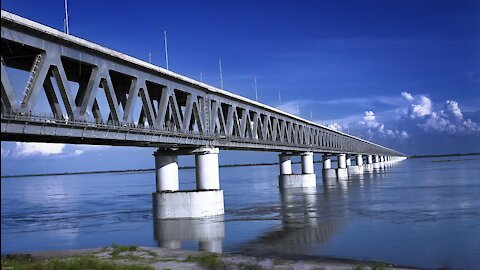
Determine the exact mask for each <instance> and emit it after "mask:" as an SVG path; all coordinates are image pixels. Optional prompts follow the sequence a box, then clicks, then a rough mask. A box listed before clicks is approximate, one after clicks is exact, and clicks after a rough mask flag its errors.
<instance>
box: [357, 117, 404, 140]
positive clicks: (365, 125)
mask: <svg viewBox="0 0 480 270" xmlns="http://www.w3.org/2000/svg"><path fill="white" fill-rule="evenodd" d="M356 126H357V132H359V133H360V134H361V133H364V132H366V134H367V137H368V138H370V139H372V138H374V137H378V136H380V137H389V138H392V139H405V138H408V133H407V132H406V131H405V130H395V129H389V128H385V124H384V123H381V122H379V121H378V120H377V119H376V116H375V113H374V112H373V111H366V112H365V113H364V116H363V117H362V119H361V120H360V121H359V122H358V125H356Z"/></svg>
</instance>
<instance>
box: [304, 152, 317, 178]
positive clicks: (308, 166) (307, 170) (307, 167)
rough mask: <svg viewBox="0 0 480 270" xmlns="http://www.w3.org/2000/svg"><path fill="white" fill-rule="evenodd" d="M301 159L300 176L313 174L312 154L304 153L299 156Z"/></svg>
mask: <svg viewBox="0 0 480 270" xmlns="http://www.w3.org/2000/svg"><path fill="white" fill-rule="evenodd" d="M301 159H302V174H312V173H315V172H314V169H313V153H312V152H305V153H302V154H301Z"/></svg>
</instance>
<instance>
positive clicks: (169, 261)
mask: <svg viewBox="0 0 480 270" xmlns="http://www.w3.org/2000/svg"><path fill="white" fill-rule="evenodd" d="M112 254H113V248H95V249H77V250H60V251H46V252H33V253H28V254H11V255H5V256H7V257H8V258H12V257H13V258H20V259H32V260H51V259H68V258H72V257H76V256H86V255H93V256H96V257H98V258H100V259H101V260H109V261H114V262H116V263H120V264H142V265H149V266H152V267H153V268H154V269H160V270H164V269H170V270H187V269H189V270H190V269H191V270H195V269H199V270H200V269H258V270H260V269H285V270H287V269H288V270H291V269H295V270H296V269H299V270H300V269H302V270H310V269H312V270H313V269H325V270H343V269H348V270H352V269H415V268H410V267H403V266H402V267H400V266H395V265H391V264H386V263H379V262H368V261H357V260H343V259H331V258H306V257H301V258H300V257H299V258H288V259H285V258H280V257H275V256H273V257H269V258H265V257H253V256H244V255H238V254H214V253H206V252H198V251H188V250H170V249H165V248H157V247H138V248H136V250H134V251H123V252H120V253H117V254H115V255H113V256H112ZM5 256H3V255H2V260H3V259H4V258H5ZM212 265H213V267H212ZM215 265H216V266H219V268H217V267H215Z"/></svg>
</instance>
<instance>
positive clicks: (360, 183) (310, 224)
mask: <svg viewBox="0 0 480 270" xmlns="http://www.w3.org/2000/svg"><path fill="white" fill-rule="evenodd" d="M386 169H387V167H384V168H383V169H382V170H386ZM381 178H382V175H381V174H376V175H367V176H365V175H357V176H355V177H354V178H353V177H351V178H350V179H346V180H336V179H331V178H326V179H324V181H323V192H321V191H317V188H316V187H311V188H281V189H280V191H281V221H282V224H281V227H280V228H278V229H276V230H274V231H270V232H268V233H266V234H264V235H262V236H260V237H258V238H257V239H255V240H253V241H250V242H247V243H244V244H243V245H242V246H241V247H240V250H241V251H242V252H245V253H247V254H252V255H271V254H279V255H282V254H283V255H285V254H298V255H308V254H312V253H313V252H314V250H313V249H314V248H318V247H319V246H321V245H323V244H325V243H327V242H328V241H329V240H330V239H331V238H332V237H333V236H335V234H336V233H337V232H339V231H340V230H341V228H342V226H343V225H344V223H345V218H346V217H348V216H349V215H352V214H353V213H351V207H350V206H351V200H352V198H349V196H351V194H352V191H353V190H354V189H369V188H370V187H371V186H374V185H375V182H376V181H379V180H381ZM360 193H361V192H360Z"/></svg>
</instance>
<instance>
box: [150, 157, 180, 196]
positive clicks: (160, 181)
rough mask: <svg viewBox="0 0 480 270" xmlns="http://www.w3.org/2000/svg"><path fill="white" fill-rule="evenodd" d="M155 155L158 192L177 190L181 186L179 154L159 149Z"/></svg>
mask: <svg viewBox="0 0 480 270" xmlns="http://www.w3.org/2000/svg"><path fill="white" fill-rule="evenodd" d="M153 156H154V157H155V178H156V182H157V192H163V191H177V190H178V187H179V181H178V158H177V154H176V153H175V152H173V151H168V150H162V149H159V150H157V151H155V153H154V154H153Z"/></svg>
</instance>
